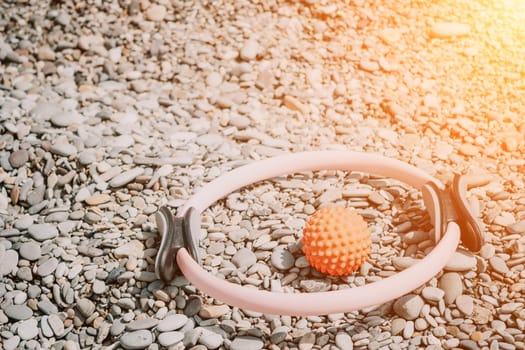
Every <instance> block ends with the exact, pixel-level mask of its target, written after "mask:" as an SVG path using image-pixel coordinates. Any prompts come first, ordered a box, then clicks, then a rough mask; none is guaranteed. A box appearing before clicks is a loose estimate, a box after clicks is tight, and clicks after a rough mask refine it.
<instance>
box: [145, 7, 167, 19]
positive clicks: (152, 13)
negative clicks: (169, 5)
mask: <svg viewBox="0 0 525 350" xmlns="http://www.w3.org/2000/svg"><path fill="white" fill-rule="evenodd" d="M166 13H167V11H166V7H164V6H163V5H150V6H149V7H148V9H147V10H146V18H147V19H148V20H149V21H154V22H160V21H162V20H163V19H164V17H166Z"/></svg>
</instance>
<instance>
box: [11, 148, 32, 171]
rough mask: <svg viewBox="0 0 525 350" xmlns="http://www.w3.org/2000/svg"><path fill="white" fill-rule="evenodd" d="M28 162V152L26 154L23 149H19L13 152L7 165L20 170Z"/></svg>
mask: <svg viewBox="0 0 525 350" xmlns="http://www.w3.org/2000/svg"><path fill="white" fill-rule="evenodd" d="M28 161H29V152H27V151H26V150H25V149H21V150H18V151H14V152H13V153H11V155H10V156H9V164H11V166H12V167H13V168H20V167H22V166H24V164H25V163H27V162H28Z"/></svg>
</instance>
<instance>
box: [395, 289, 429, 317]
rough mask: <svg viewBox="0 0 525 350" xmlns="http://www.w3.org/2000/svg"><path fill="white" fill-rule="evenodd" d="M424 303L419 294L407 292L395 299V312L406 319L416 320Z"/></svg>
mask: <svg viewBox="0 0 525 350" xmlns="http://www.w3.org/2000/svg"><path fill="white" fill-rule="evenodd" d="M424 304H425V303H424V302H423V299H422V298H421V297H420V296H419V295H415V294H407V295H404V296H402V297H401V298H399V299H397V300H396V301H395V303H394V312H395V313H396V314H398V315H399V316H401V317H402V318H404V319H405V320H415V319H416V318H417V317H418V316H419V313H420V312H421V309H422V308H423V305H424Z"/></svg>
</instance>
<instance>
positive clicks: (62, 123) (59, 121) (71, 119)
mask: <svg viewBox="0 0 525 350" xmlns="http://www.w3.org/2000/svg"><path fill="white" fill-rule="evenodd" d="M51 123H53V125H54V126H57V127H67V126H70V125H72V124H80V123H82V116H81V115H80V114H79V113H78V112H75V111H69V112H60V113H57V114H55V115H53V116H52V117H51Z"/></svg>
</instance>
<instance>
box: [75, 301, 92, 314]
mask: <svg viewBox="0 0 525 350" xmlns="http://www.w3.org/2000/svg"><path fill="white" fill-rule="evenodd" d="M77 309H78V311H79V312H80V314H81V315H82V316H84V317H89V316H91V314H93V312H95V304H94V303H93V302H92V301H91V300H89V299H86V298H82V299H80V300H79V301H77Z"/></svg>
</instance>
